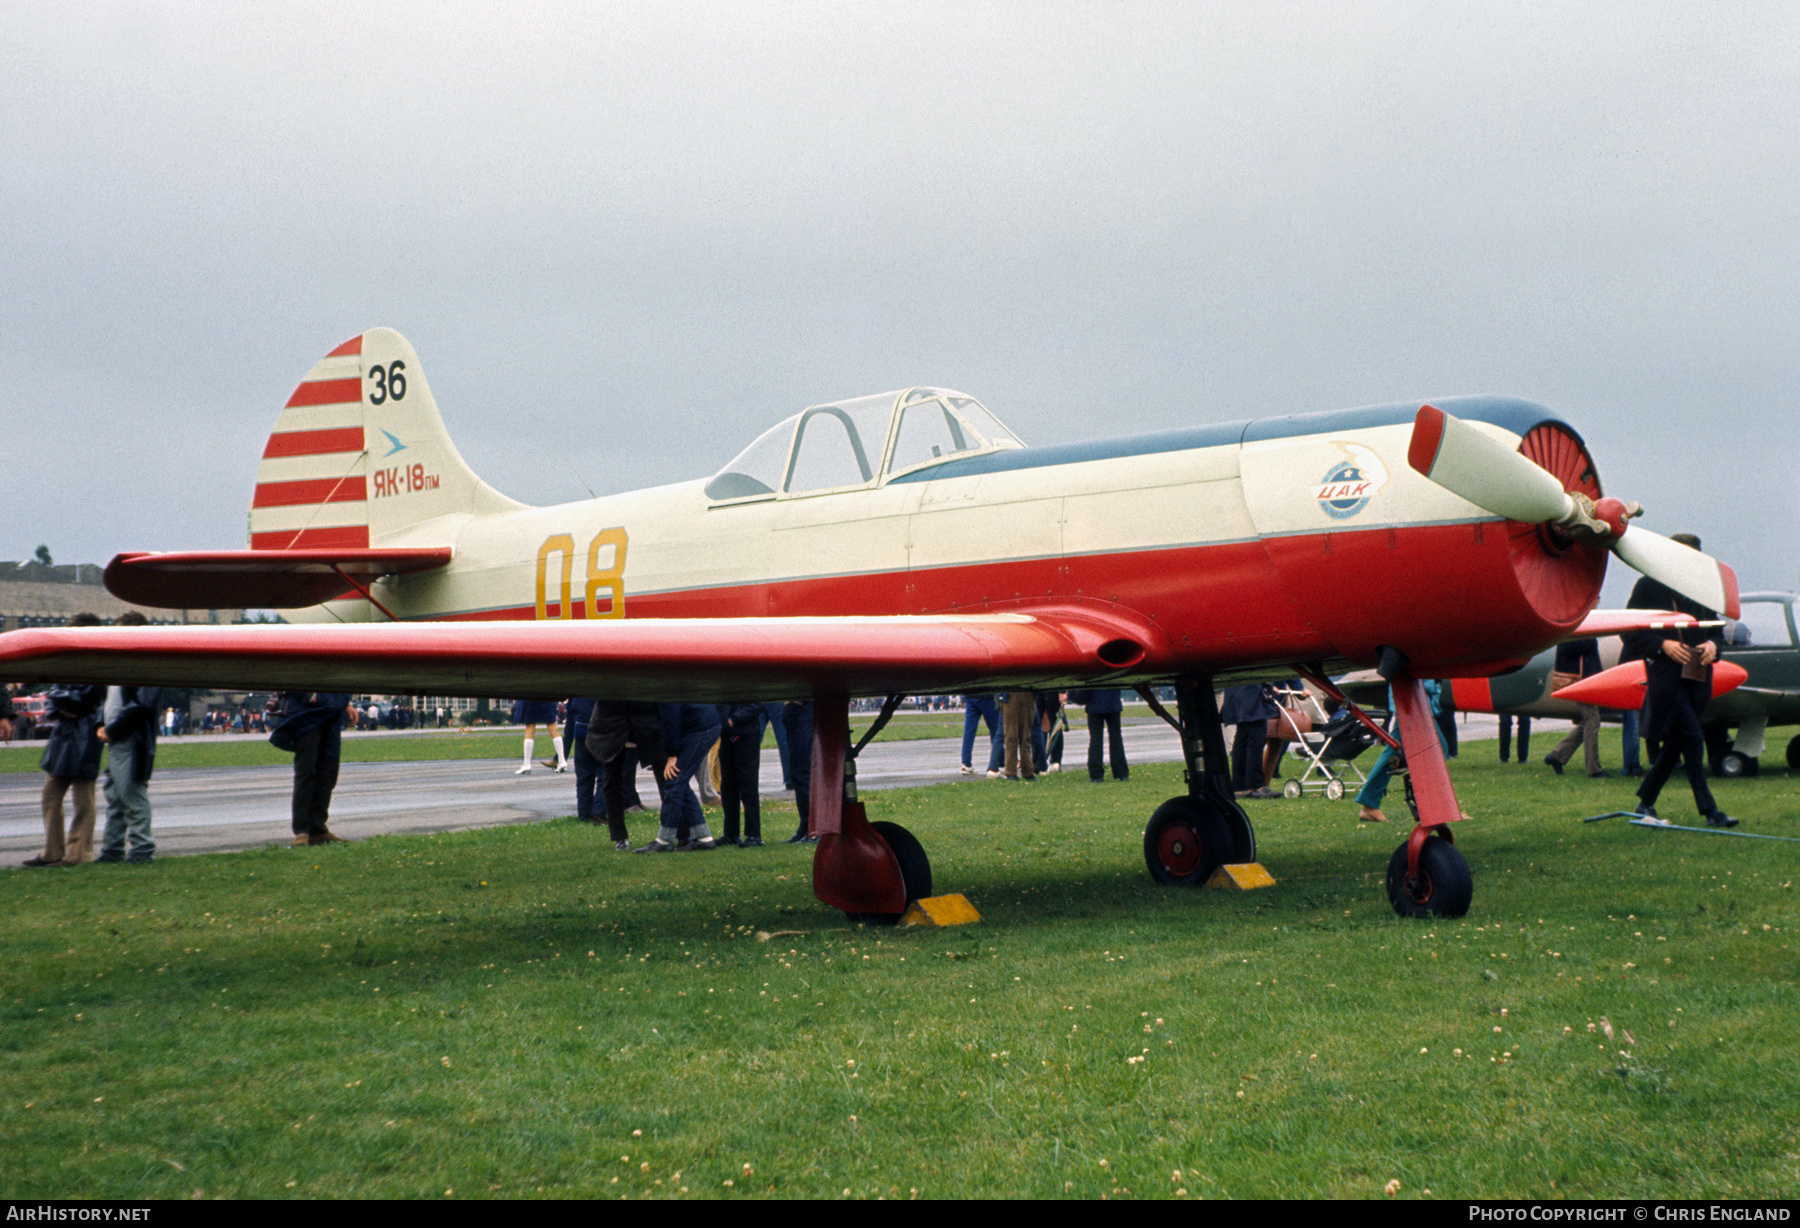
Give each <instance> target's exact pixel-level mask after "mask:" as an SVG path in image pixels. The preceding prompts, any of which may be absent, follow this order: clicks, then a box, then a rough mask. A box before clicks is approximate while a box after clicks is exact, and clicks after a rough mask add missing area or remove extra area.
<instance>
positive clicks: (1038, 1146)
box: [0, 742, 1800, 1198]
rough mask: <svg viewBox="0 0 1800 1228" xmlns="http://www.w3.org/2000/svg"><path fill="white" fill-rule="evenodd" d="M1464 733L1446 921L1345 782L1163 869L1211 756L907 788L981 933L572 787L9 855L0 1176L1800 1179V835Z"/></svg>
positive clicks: (273, 1184)
mask: <svg viewBox="0 0 1800 1228" xmlns="http://www.w3.org/2000/svg"><path fill="white" fill-rule="evenodd" d="M1463 750H1464V753H1463V757H1462V758H1461V759H1460V760H1458V761H1457V762H1456V763H1455V764H1454V765H1453V774H1454V776H1455V779H1456V781H1457V784H1458V788H1459V790H1460V792H1461V795H1462V800H1463V802H1464V805H1465V808H1466V809H1468V810H1469V811H1470V812H1471V813H1472V814H1474V815H1475V816H1476V821H1474V822H1472V823H1468V824H1464V825H1461V826H1460V828H1459V841H1458V844H1459V847H1460V848H1462V849H1463V850H1464V851H1465V852H1466V854H1467V855H1468V858H1469V860H1470V862H1471V864H1472V865H1473V867H1474V870H1475V875H1476V879H1475V881H1476V890H1475V902H1474V907H1473V910H1472V911H1471V912H1470V914H1469V915H1468V916H1467V917H1466V918H1464V919H1461V920H1456V921H1439V922H1431V923H1418V922H1406V921H1401V920H1399V919H1398V918H1396V917H1395V916H1394V915H1393V914H1392V912H1391V911H1390V910H1389V908H1388V906H1387V902H1386V900H1385V898H1384V896H1383V894H1382V888H1381V877H1382V870H1383V868H1384V867H1385V865H1386V863H1387V859H1388V855H1389V853H1390V852H1391V850H1392V848H1393V846H1394V845H1395V844H1396V843H1397V842H1398V841H1399V840H1400V839H1401V837H1402V836H1403V834H1404V830H1405V829H1404V827H1403V826H1402V825H1401V824H1398V823H1395V824H1389V825H1387V826H1386V827H1383V828H1372V827H1369V826H1361V827H1359V826H1358V825H1357V824H1356V822H1355V821H1354V816H1355V810H1354V808H1353V807H1352V806H1351V804H1350V803H1349V802H1343V803H1338V804H1332V803H1328V802H1325V801H1323V800H1322V799H1316V798H1306V799H1304V800H1300V801H1291V802H1290V801H1276V802H1263V803H1259V804H1257V805H1256V809H1255V810H1254V812H1253V814H1254V817H1255V818H1256V821H1257V825H1258V832H1259V839H1260V841H1261V846H1262V848H1261V858H1262V861H1263V863H1264V864H1265V865H1267V866H1268V868H1269V869H1270V870H1271V871H1272V872H1273V873H1274V875H1275V876H1276V878H1277V879H1278V880H1279V885H1278V886H1276V887H1275V888H1273V889H1270V890H1266V891H1260V892H1254V893H1246V894H1237V893H1229V892H1221V891H1204V890H1198V889H1192V888H1186V889H1183V888H1161V887H1157V886H1155V885H1153V884H1152V883H1151V882H1150V880H1149V878H1148V876H1147V875H1146V874H1145V872H1144V867H1143V861H1142V858H1141V830H1142V825H1143V823H1144V820H1145V818H1146V817H1147V816H1148V814H1149V813H1150V811H1151V810H1152V809H1153V807H1154V806H1155V805H1156V803H1157V802H1159V801H1160V800H1162V799H1163V798H1164V797H1166V796H1168V795H1169V794H1171V793H1173V792H1175V791H1177V787H1178V786H1177V780H1178V776H1179V773H1178V769H1177V768H1175V767H1173V766H1168V767H1160V768H1157V767H1152V768H1148V769H1144V770H1140V771H1138V772H1134V773H1133V776H1132V778H1131V780H1130V781H1129V782H1127V783H1124V784H1116V783H1108V784H1105V785H1101V786H1094V785H1090V784H1089V783H1088V782H1087V781H1086V780H1085V779H1084V778H1082V777H1081V776H1080V775H1079V774H1076V775H1068V774H1064V775H1062V776H1056V777H1050V778H1047V779H1045V780H1043V781H1042V782H1040V783H1038V784H1035V785H1023V784H1001V783H989V782H985V781H984V782H981V783H956V784H949V785H944V786H939V787H936V788H931V789H917V790H907V791H895V792H889V793H883V794H877V795H874V798H873V800H872V802H871V805H870V810H871V814H872V816H873V817H876V818H888V819H894V820H897V821H899V822H902V823H904V824H906V825H907V826H909V827H911V828H912V829H913V830H914V831H915V832H916V833H917V834H918V835H919V836H920V837H921V839H922V840H923V841H924V844H925V847H926V848H927V849H928V850H929V851H930V853H931V855H932V858H933V867H934V873H935V876H936V881H937V886H938V889H939V890H940V891H961V892H963V893H965V894H967V895H968V896H969V898H970V899H971V900H972V902H973V903H974V904H975V905H976V906H977V907H978V908H980V909H981V910H982V912H983V913H984V915H985V920H984V921H983V922H982V923H981V924H979V925H975V926H970V927H966V928H961V929H955V930H946V931H930V932H921V931H892V930H888V931H881V930H873V929H861V928H852V927H850V926H849V925H847V924H846V922H845V921H844V919H843V918H842V917H841V916H840V915H838V914H836V913H833V912H831V911H830V910H828V909H825V908H824V907H822V906H821V905H819V904H817V903H816V902H815V901H814V900H813V898H812V896H811V893H810V890H809V888H808V885H807V878H808V872H809V869H810V852H809V850H805V849H802V848H796V847H790V846H785V845H783V846H774V847H770V848H766V849H762V850H742V851H740V850H724V851H721V852H718V853H714V854H707V855H701V856H693V855H671V856H666V857H631V856H620V855H616V854H614V853H612V852H611V851H610V848H609V847H608V846H607V844H606V842H605V840H604V831H596V830H594V829H592V828H587V827H583V826H580V825H577V824H575V823H574V822H572V821H559V822H551V823H544V824H537V825H531V826H513V827H502V828H494V829H490V830H484V831H474V832H465V833H459V834H454V835H438V836H418V837H393V838H386V839H379V840H369V841H366V842H364V843H360V844H356V845H349V846H341V847H333V848H327V849H311V850H292V849H268V850H263V851H257V852H247V853H237V854H228V855H211V856H199V857H186V858H171V859H165V860H161V861H158V862H156V863H155V864H153V865H150V866H145V867H133V866H94V867H88V868H84V869H81V870H78V871H43V872H25V871H18V872H14V873H12V874H10V875H8V876H6V877H5V880H4V881H5V883H6V885H7V891H8V894H9V896H10V903H9V906H8V908H7V909H6V910H5V913H4V916H3V918H0V927H3V933H4V941H5V950H6V952H7V955H8V959H7V961H6V964H5V969H6V971H5V974H4V980H3V981H0V1009H3V1010H4V1012H5V1026H4V1027H3V1028H0V1133H3V1136H4V1146H3V1147H0V1196H5V1197H9V1198H40V1197H56V1196H65V1197H118V1198H139V1197H160V1198H172V1197H188V1196H190V1195H192V1194H194V1193H195V1192H196V1191H199V1192H202V1193H203V1194H204V1195H205V1196H209V1197H210V1196H222V1197H281V1196H286V1195H292V1196H297V1197H307V1198H316V1197H333V1196H388V1197H432V1196H443V1195H445V1194H446V1193H447V1192H453V1194H454V1196H456V1197H485V1196H498V1197H517V1196H532V1195H539V1194H542V1195H548V1196H558V1197H570V1196H576V1197H594V1196H598V1197H610V1196H621V1195H622V1196H630V1197H634V1198H635V1197H645V1196H649V1197H671V1196H681V1195H683V1194H686V1195H689V1196H701V1195H705V1196H712V1197H719V1196H734V1197H742V1196H759V1195H776V1196H804V1197H841V1196H844V1195H845V1194H846V1192H848V1194H849V1195H851V1196H855V1197H890V1198H892V1197H901V1198H904V1197H910V1196H912V1195H913V1194H914V1193H915V1192H916V1193H917V1194H918V1195H920V1196H927V1197H937V1198H963V1197H996V1198H998V1197H1033V1196H1039V1197H1041V1196H1051V1197H1054V1196H1064V1195H1066V1196H1071V1197H1082V1198H1091V1197H1097V1196H1105V1197H1124V1196H1130V1197H1171V1196H1186V1197H1209V1198H1210V1197H1228V1196H1238V1197H1266V1196H1287V1197H1302V1196H1314V1197H1321V1196H1323V1197H1340V1196H1347V1197H1369V1196H1376V1197H1379V1196H1380V1195H1381V1193H1382V1191H1383V1188H1384V1187H1385V1186H1386V1185H1387V1183H1389V1182H1390V1181H1398V1182H1399V1196H1400V1197H1423V1196H1425V1194H1426V1191H1427V1190H1429V1191H1430V1193H1431V1195H1433V1196H1437V1197H1446V1198H1474V1197H1504V1196H1521V1197H1558V1196H1568V1197H1576V1198H1592V1197H1684V1198H1714V1197H1722V1198H1730V1197H1749V1196H1756V1197H1791V1196H1792V1195H1793V1193H1794V1191H1795V1189H1796V1188H1800V1127H1797V1126H1796V1124H1795V1114H1794V1111H1793V1106H1794V1104H1795V1103H1796V1099H1797V1094H1800V1049H1797V1047H1796V1044H1795V1041H1794V1038H1793V1033H1794V1025H1795V1020H1796V1019H1797V1018H1800V1010H1797V1009H1796V1008H1797V1006H1800V1003H1797V1002H1796V993H1795V984H1794V981H1795V972H1796V959H1795V950H1794V942H1795V939H1796V933H1797V930H1796V927H1797V926H1800V907H1797V906H1796V902H1795V891H1794V880H1795V878H1796V871H1800V844H1784V843H1777V842H1772V841H1759V840H1746V839H1738V838H1732V837H1726V836H1717V835H1693V834H1687V833H1681V832H1652V831H1645V830H1642V829H1637V828H1632V827H1629V826H1627V825H1626V824H1625V823H1624V822H1622V821H1619V820H1614V821H1610V822H1606V823H1598V824H1593V825H1583V824H1581V823H1580V822H1579V821H1578V819H1579V818H1580V816H1582V815H1585V814H1589V813H1594V812H1596V811H1599V810H1603V809H1610V808H1611V807H1612V806H1613V805H1615V804H1617V803H1619V802H1621V801H1623V800H1624V798H1625V797H1626V796H1627V794H1628V792H1629V788H1628V783H1627V782H1621V781H1612V782H1590V781H1587V780H1585V779H1578V778H1576V777H1574V776H1566V777H1562V778H1557V777H1554V776H1551V775H1550V774H1549V773H1548V771H1547V770H1545V769H1543V768H1542V767H1541V766H1536V765H1533V766H1529V767H1521V766H1518V765H1513V766H1510V767H1503V766H1501V765H1499V764H1497V763H1495V762H1493V744H1492V743H1491V742H1489V743H1474V744H1465V745H1464V748H1463ZM1610 753H1611V754H1612V757H1613V761H1615V762H1616V757H1617V756H1616V743H1615V745H1614V747H1613V748H1612V751H1611V752H1610ZM1797 785H1800V780H1796V779H1794V778H1790V777H1789V776H1788V775H1787V774H1785V773H1777V774H1771V775H1766V776H1763V777H1761V778H1758V779H1754V780H1748V781H1726V782H1720V783H1719V785H1718V792H1719V794H1720V797H1721V800H1722V801H1723V803H1724V804H1725V805H1726V807H1727V808H1728V809H1730V810H1731V811H1732V812H1733V813H1734V814H1737V815H1739V816H1740V817H1741V818H1742V819H1743V820H1744V827H1743V828H1742V829H1741V830H1747V831H1754V832H1761V833H1765V834H1776V835H1784V836H1800V819H1797V818H1796V815H1797V814H1800V805H1797V802H1800V788H1797ZM1665 803H1666V804H1665V809H1664V814H1665V815H1666V816H1668V817H1670V818H1672V819H1673V820H1674V821H1675V822H1683V821H1688V820H1687V819H1686V818H1685V817H1684V816H1686V815H1687V813H1688V806H1689V803H1688V802H1687V801H1686V800H1685V799H1684V797H1683V795H1682V794H1680V793H1678V792H1677V791H1676V790H1675V789H1671V790H1670V791H1669V792H1668V793H1667V794H1665ZM1391 809H1392V810H1398V809H1400V807H1398V806H1395V807H1392V808H1391ZM767 821H768V822H769V826H770V830H775V831H780V830H783V820H782V819H781V818H780V817H779V816H776V817H773V818H771V819H769V820H767ZM763 935H770V937H769V938H768V939H767V940H764V939H763V937H762V936H763ZM1609 1029H1610V1035H1609V1034H1608V1030H1609Z"/></svg>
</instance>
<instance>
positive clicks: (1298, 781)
mask: <svg viewBox="0 0 1800 1228" xmlns="http://www.w3.org/2000/svg"><path fill="white" fill-rule="evenodd" d="M1308 699H1309V702H1311V703H1312V704H1313V706H1314V707H1317V706H1318V701H1317V700H1316V699H1312V698H1311V697H1310V696H1309V697H1308ZM1282 711H1283V713H1284V714H1287V713H1289V712H1290V710H1289V709H1288V708H1285V707H1284V708H1283V709H1282ZM1322 715H1323V714H1322V713H1321V716H1322ZM1369 715H1370V716H1372V717H1374V718H1375V719H1377V720H1385V719H1386V716H1387V714H1386V713H1384V712H1380V711H1375V712H1371V713H1369ZM1284 721H1285V723H1287V724H1289V725H1290V726H1291V727H1292V728H1293V731H1294V744H1293V749H1294V753H1295V754H1298V755H1300V756H1302V757H1303V758H1305V759H1306V760H1307V761H1308V762H1307V765H1306V771H1305V772H1304V773H1303V774H1301V775H1300V776H1298V777H1296V778H1292V779H1290V780H1289V781H1288V782H1287V784H1285V785H1283V786H1282V787H1281V795H1282V796H1283V797H1290V798H1291V797H1300V796H1302V795H1303V794H1306V793H1323V794H1324V795H1325V798H1326V800H1327V801H1333V802H1335V801H1340V800H1342V798H1343V796H1344V780H1345V778H1346V777H1348V776H1351V775H1354V776H1355V777H1356V783H1357V784H1359V785H1360V784H1361V783H1362V782H1363V781H1365V780H1367V779H1368V777H1366V776H1364V775H1363V772H1362V769H1361V768H1359V767H1357V766H1356V757H1357V756H1358V755H1360V754H1362V753H1363V752H1364V751H1365V750H1368V749H1369V747H1371V746H1373V745H1375V735H1374V734H1373V733H1371V732H1370V731H1369V728H1368V726H1366V725H1364V724H1363V723H1362V722H1361V721H1359V720H1357V719H1356V714H1355V713H1354V712H1352V711H1350V709H1349V708H1347V707H1346V708H1340V709H1339V710H1338V712H1337V714H1336V715H1335V716H1332V717H1331V718H1330V719H1329V720H1325V721H1324V722H1323V723H1322V724H1315V727H1314V728H1312V729H1310V730H1303V729H1300V728H1299V727H1298V726H1299V724H1300V722H1296V721H1294V720H1293V718H1292V717H1291V716H1284Z"/></svg>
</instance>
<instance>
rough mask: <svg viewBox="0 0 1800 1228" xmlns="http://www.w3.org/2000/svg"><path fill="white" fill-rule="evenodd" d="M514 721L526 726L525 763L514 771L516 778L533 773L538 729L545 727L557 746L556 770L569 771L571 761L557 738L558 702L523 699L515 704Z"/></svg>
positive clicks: (560, 740)
mask: <svg viewBox="0 0 1800 1228" xmlns="http://www.w3.org/2000/svg"><path fill="white" fill-rule="evenodd" d="M512 718H513V721H514V722H515V723H517V724H520V725H523V726H525V762H524V763H522V764H520V765H519V767H518V768H516V769H514V771H513V775H514V776H523V775H525V774H526V773H527V772H529V771H531V755H532V752H533V751H535V750H536V749H537V727H538V726H539V725H544V726H546V727H548V729H549V730H550V734H551V737H550V740H551V741H552V742H553V743H555V745H556V770H557V771H559V772H566V771H568V770H569V761H568V758H567V756H566V754H565V752H564V751H563V745H562V739H561V738H559V737H557V736H556V701H555V700H554V699H521V700H517V701H516V702H514V704H513V710H512Z"/></svg>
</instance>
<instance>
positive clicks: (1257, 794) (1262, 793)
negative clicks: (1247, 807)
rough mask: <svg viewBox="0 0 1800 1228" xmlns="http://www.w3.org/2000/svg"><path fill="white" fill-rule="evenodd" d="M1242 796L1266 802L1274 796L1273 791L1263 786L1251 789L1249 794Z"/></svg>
mask: <svg viewBox="0 0 1800 1228" xmlns="http://www.w3.org/2000/svg"><path fill="white" fill-rule="evenodd" d="M1244 796H1245V797H1249V798H1254V799H1256V800H1258V801H1266V800H1268V799H1269V798H1272V797H1274V796H1275V790H1273V789H1271V788H1269V786H1268V785H1264V786H1263V787H1262V788H1260V789H1252V790H1251V791H1250V792H1248V793H1246V794H1244Z"/></svg>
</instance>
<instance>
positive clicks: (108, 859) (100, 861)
mask: <svg viewBox="0 0 1800 1228" xmlns="http://www.w3.org/2000/svg"><path fill="white" fill-rule="evenodd" d="M124 860H125V854H123V853H102V854H100V855H99V856H98V857H96V858H94V864H95V865H97V866H113V865H118V864H119V863H120V862H122V861H124ZM132 860H133V861H136V860H137V858H135V857H134V858H132Z"/></svg>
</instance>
